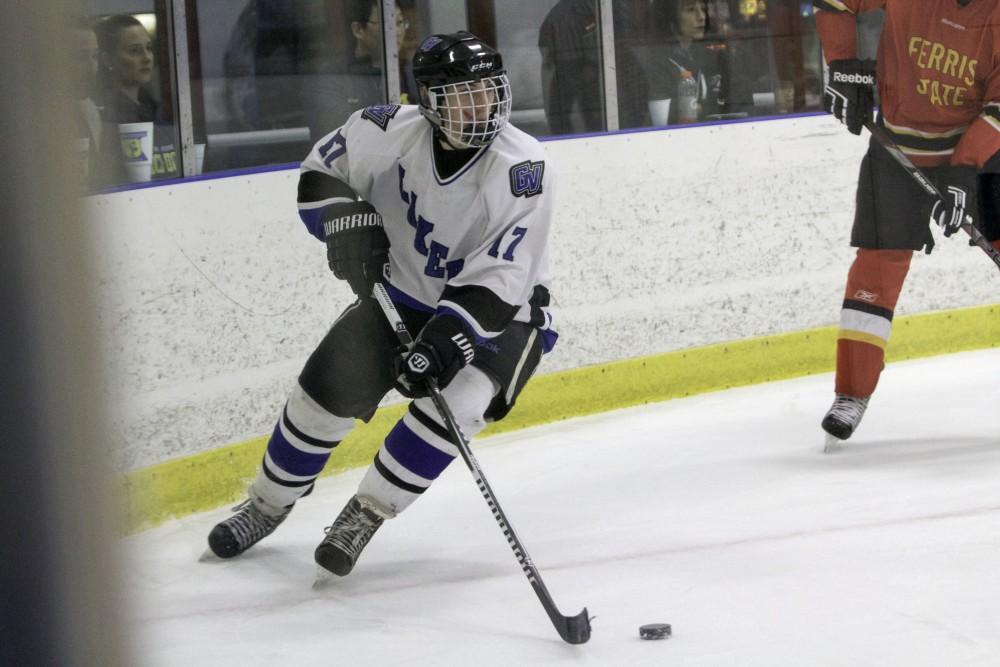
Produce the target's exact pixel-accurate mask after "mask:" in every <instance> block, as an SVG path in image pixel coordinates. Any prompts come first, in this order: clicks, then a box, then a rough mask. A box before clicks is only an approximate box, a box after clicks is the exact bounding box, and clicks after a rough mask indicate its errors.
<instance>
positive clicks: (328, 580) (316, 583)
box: [312, 565, 340, 591]
mask: <svg viewBox="0 0 1000 667" xmlns="http://www.w3.org/2000/svg"><path fill="white" fill-rule="evenodd" d="M338 579H340V577H338V576H337V575H335V574H334V573H333V572H330V571H329V570H327V569H326V568H325V567H322V566H321V565H317V566H316V579H314V580H313V585H312V588H313V590H314V591H321V590H323V589H324V588H329V587H330V586H331V585H333V583H334V582H335V581H337V580H338Z"/></svg>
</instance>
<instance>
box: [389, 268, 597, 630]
mask: <svg viewBox="0 0 1000 667" xmlns="http://www.w3.org/2000/svg"><path fill="white" fill-rule="evenodd" d="M372 295H373V296H374V297H375V299H376V300H377V301H378V304H379V306H381V307H382V312H383V313H385V317H386V319H387V320H389V324H390V325H392V328H393V330H395V332H396V337H397V338H399V342H400V343H402V344H403V345H406V346H409V345H410V344H411V343H413V337H412V336H410V332H409V331H407V329H406V324H404V323H403V318H402V317H400V316H399V311H398V310H396V306H395V305H394V304H393V303H392V299H390V298H389V293H388V292H387V291H386V289H385V286H384V285H382V283H375V288H374V289H373V291H372ZM428 388H429V389H430V396H431V400H432V401H434V407H435V408H437V411H438V414H439V415H440V416H441V420H442V421H443V422H444V423H445V426H446V427H447V428H448V433H449V434H450V435H451V439H452V441H453V443H454V444H455V446H456V447H458V451H459V453H460V454H461V455H462V459H463V460H464V461H465V465H466V466H468V468H469V470H470V471H471V472H472V477H473V478H474V479H475V480H476V486H478V487H479V492H480V493H482V494H483V498H485V499H486V504H487V505H489V506H490V509H491V510H492V511H493V518H494V519H496V521H497V524H499V526H500V529H501V530H503V534H504V536H506V538H507V543H508V544H509V545H510V548H511V550H513V552H514V555H515V556H517V562H518V563H519V564H520V565H521V569H522V570H523V571H524V575H525V576H526V577H527V578H528V583H530V584H531V587H532V588H533V589H535V594H536V595H537V596H538V599H539V600H540V601H541V603H542V607H544V608H545V613H547V614H548V615H549V619H550V620H551V621H552V625H554V626H555V628H556V632H558V633H559V636H560V637H562V638H563V641H565V642H567V643H569V644H583V643H585V642H586V641H587V640H588V639H590V617H589V616H588V615H587V608H586V607H584V608H583V611H581V612H580V613H579V614H577V615H576V616H563V614H562V613H560V611H559V608H558V607H556V603H555V602H554V601H553V600H552V595H551V594H550V593H549V591H548V589H547V588H546V587H545V583H544V582H543V581H542V575H540V574H539V573H538V570H537V569H536V568H535V563H534V561H532V560H531V556H529V555H528V552H527V550H526V549H525V548H524V545H523V544H521V540H520V539H519V538H518V537H517V534H516V533H515V532H514V527H513V526H512V525H511V524H510V522H509V521H508V520H507V516H506V515H505V514H504V512H503V509H502V508H501V507H500V501H498V500H497V497H496V496H495V495H494V494H493V489H492V488H490V484H489V482H487V481H486V475H484V474H483V469H482V468H480V467H479V461H477V460H476V457H475V456H474V455H473V453H472V449H471V448H470V447H469V441H468V440H466V438H465V436H464V435H463V434H462V430H461V429H460V428H459V426H458V422H457V421H455V415H453V414H452V412H451V408H449V407H448V404H447V403H446V402H445V400H444V397H443V396H442V395H441V390H440V389H438V388H437V383H436V382H435V381H434V380H433V379H430V380H429V381H428Z"/></svg>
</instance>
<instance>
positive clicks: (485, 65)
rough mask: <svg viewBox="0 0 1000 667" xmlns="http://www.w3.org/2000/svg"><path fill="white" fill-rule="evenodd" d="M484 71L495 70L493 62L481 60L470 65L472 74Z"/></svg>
mask: <svg viewBox="0 0 1000 667" xmlns="http://www.w3.org/2000/svg"><path fill="white" fill-rule="evenodd" d="M484 69H493V61H492V60H480V61H479V62H477V63H472V64H471V65H469V71H470V72H478V71H479V70H484Z"/></svg>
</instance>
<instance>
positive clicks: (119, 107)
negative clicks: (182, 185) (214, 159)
mask: <svg viewBox="0 0 1000 667" xmlns="http://www.w3.org/2000/svg"><path fill="white" fill-rule="evenodd" d="M96 33H97V44H98V49H99V52H100V61H101V63H100V64H101V67H100V72H99V76H98V88H99V102H100V103H101V104H102V106H103V110H102V117H103V120H104V121H105V123H107V124H112V125H121V124H123V123H153V124H154V125H153V142H152V144H153V154H152V177H153V178H169V177H174V176H178V175H179V169H178V164H177V149H176V146H175V145H174V143H173V141H174V140H173V128H172V127H171V126H170V125H169V124H168V123H165V121H164V118H163V117H162V115H161V113H160V105H159V103H158V102H157V101H156V99H155V98H154V97H153V94H152V93H151V92H150V91H149V88H148V86H149V82H150V81H151V80H152V77H153V40H152V39H151V38H150V36H149V33H148V32H147V31H146V28H145V27H144V26H143V25H142V23H140V22H139V20H138V19H136V18H135V17H134V16H131V15H129V14H116V15H113V16H109V17H107V18H105V19H103V20H102V21H101V22H99V23H98V24H97V27H96Z"/></svg>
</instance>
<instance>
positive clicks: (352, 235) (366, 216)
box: [322, 201, 389, 298]
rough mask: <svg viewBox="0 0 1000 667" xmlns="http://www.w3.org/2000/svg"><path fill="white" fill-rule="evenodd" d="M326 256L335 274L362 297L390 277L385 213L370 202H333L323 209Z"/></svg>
mask: <svg viewBox="0 0 1000 667" xmlns="http://www.w3.org/2000/svg"><path fill="white" fill-rule="evenodd" d="M322 221H323V229H324V231H325V233H326V259H327V261H328V262H329V263H330V270H331V271H333V275H335V276H336V277H337V278H339V279H341V280H346V281H347V282H348V284H349V285H350V286H351V290H353V292H354V293H355V294H357V295H358V296H359V297H361V298H366V297H370V296H371V295H372V288H373V287H374V286H375V283H377V282H379V281H380V280H384V279H386V278H388V275H387V274H388V270H389V239H388V237H386V235H385V230H384V229H382V216H381V215H379V214H378V212H377V211H376V210H375V208H374V207H373V206H372V205H371V204H369V203H368V202H364V201H359V202H351V203H349V204H334V205H332V206H330V207H329V208H328V209H327V210H326V211H324V212H323V217H322Z"/></svg>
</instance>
